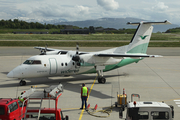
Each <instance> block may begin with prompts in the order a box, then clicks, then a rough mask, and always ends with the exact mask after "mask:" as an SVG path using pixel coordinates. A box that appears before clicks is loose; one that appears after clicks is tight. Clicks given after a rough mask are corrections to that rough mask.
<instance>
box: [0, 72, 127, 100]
mask: <svg viewBox="0 0 180 120" xmlns="http://www.w3.org/2000/svg"><path fill="white" fill-rule="evenodd" d="M116 76H124V74H121V75H106V76H105V77H106V78H109V77H116ZM95 77H96V76H95V75H94V76H89V75H76V76H72V77H71V78H69V77H60V78H59V77H58V78H57V79H53V78H54V77H52V78H51V77H50V78H47V77H46V78H45V77H44V78H29V79H25V80H26V81H27V84H26V85H28V86H35V85H37V86H38V85H39V84H45V85H55V84H59V83H62V84H63V86H64V90H68V91H73V92H76V93H80V91H81V83H79V82H78V83H71V82H74V81H83V82H84V80H88V82H85V84H86V85H87V84H92V83H93V81H94V80H95ZM14 80H16V81H18V83H11V84H1V85H0V87H1V88H6V87H21V86H19V81H20V80H18V79H14ZM89 80H92V82H91V81H90V82H89ZM7 81H12V80H7ZM95 84H99V83H98V82H97V81H96V83H95ZM105 84H111V82H110V81H107V82H106V83H105ZM22 87H23V86H22ZM89 89H90V88H89ZM91 96H93V97H96V98H101V99H109V98H113V97H112V96H109V95H106V94H103V93H101V92H99V91H97V90H93V89H92V90H91Z"/></svg>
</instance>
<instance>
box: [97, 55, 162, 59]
mask: <svg viewBox="0 0 180 120" xmlns="http://www.w3.org/2000/svg"><path fill="white" fill-rule="evenodd" d="M94 56H98V57H122V58H123V57H131V58H140V57H162V56H161V55H143V54H142V55H141V54H95V55H94Z"/></svg>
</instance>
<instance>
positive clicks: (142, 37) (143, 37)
mask: <svg viewBox="0 0 180 120" xmlns="http://www.w3.org/2000/svg"><path fill="white" fill-rule="evenodd" d="M147 36H149V35H145V36H141V35H140V37H141V39H142V40H144V39H145V38H146V37H147Z"/></svg>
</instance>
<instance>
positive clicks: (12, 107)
mask: <svg viewBox="0 0 180 120" xmlns="http://www.w3.org/2000/svg"><path fill="white" fill-rule="evenodd" d="M8 108H9V110H10V112H13V111H15V110H16V109H18V105H17V103H16V102H14V103H12V104H10V105H9V106H8Z"/></svg>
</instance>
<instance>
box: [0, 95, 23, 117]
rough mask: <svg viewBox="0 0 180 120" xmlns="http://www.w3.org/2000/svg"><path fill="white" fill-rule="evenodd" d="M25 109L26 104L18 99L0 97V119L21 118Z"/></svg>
mask: <svg viewBox="0 0 180 120" xmlns="http://www.w3.org/2000/svg"><path fill="white" fill-rule="evenodd" d="M22 108H23V109H24V110H23V111H21V110H22ZM25 110H26V106H23V102H22V101H20V100H19V99H16V98H15V99H11V98H0V120H21V119H22V118H23V117H24V114H25Z"/></svg>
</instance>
